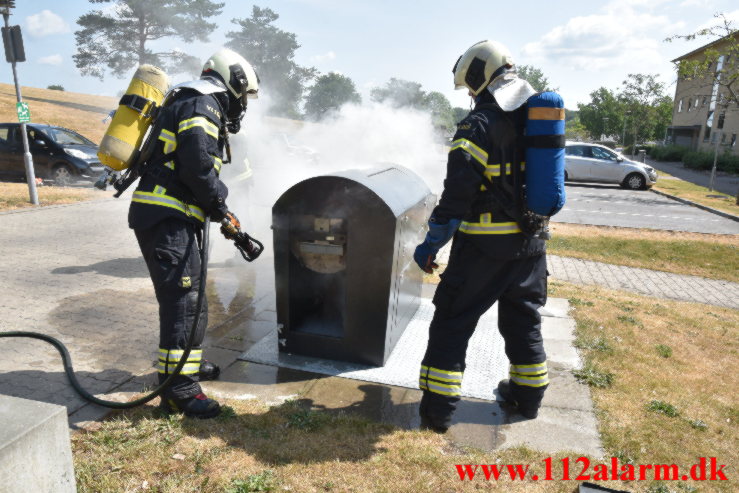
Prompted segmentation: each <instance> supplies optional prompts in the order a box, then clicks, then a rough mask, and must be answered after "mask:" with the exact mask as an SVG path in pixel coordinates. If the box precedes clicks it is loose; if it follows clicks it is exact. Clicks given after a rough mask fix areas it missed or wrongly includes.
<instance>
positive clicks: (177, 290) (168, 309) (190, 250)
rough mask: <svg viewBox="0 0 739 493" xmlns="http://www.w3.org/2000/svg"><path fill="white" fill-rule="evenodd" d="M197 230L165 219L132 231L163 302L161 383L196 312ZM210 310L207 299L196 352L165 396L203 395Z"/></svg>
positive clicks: (181, 350) (183, 344) (182, 345)
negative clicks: (201, 373)
mask: <svg viewBox="0 0 739 493" xmlns="http://www.w3.org/2000/svg"><path fill="white" fill-rule="evenodd" d="M196 228H197V229H196ZM198 230H199V226H196V225H195V224H193V223H191V222H188V221H185V220H182V219H178V218H174V217H169V218H166V219H163V220H162V221H159V222H158V223H156V224H155V225H154V226H153V227H151V228H148V229H136V230H134V231H135V233H136V239H137V240H138V242H139V247H140V248H141V253H142V254H143V256H144V260H145V261H146V266H147V267H148V268H149V275H150V276H151V281H152V283H153V284H154V292H155V293H156V298H157V301H158V302H159V364H158V366H157V369H158V373H159V381H160V383H161V382H162V381H164V379H165V378H166V377H167V375H169V374H170V373H172V371H173V370H174V369H175V367H176V366H177V364H178V363H179V361H180V359H181V357H182V356H183V353H184V349H185V347H186V346H187V341H188V339H189V337H190V328H191V327H192V324H193V321H194V317H195V312H196V310H197V301H198V286H199V284H200V254H199V251H198V238H197V237H198V232H199V231H198ZM207 307H208V303H207V301H206V300H203V308H202V311H201V314H200V321H199V322H198V327H197V329H196V334H195V340H194V345H193V349H192V351H191V352H190V356H189V357H188V359H187V363H186V364H185V366H184V367H183V368H182V372H181V373H180V375H179V376H178V377H177V378H176V379H175V381H174V383H173V385H172V386H171V387H169V388H168V389H167V391H166V393H165V396H166V397H174V398H175V399H187V398H190V397H193V396H195V395H197V394H200V393H201V392H202V390H201V389H200V384H199V383H198V376H197V375H198V371H199V370H200V362H201V360H202V355H203V350H202V349H201V347H200V346H201V344H202V342H203V338H204V337H205V328H206V327H207V325H208V312H207V309H208V308H207Z"/></svg>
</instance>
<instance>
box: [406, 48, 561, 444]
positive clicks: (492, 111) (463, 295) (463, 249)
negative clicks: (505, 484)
mask: <svg viewBox="0 0 739 493" xmlns="http://www.w3.org/2000/svg"><path fill="white" fill-rule="evenodd" d="M453 72H454V83H455V85H456V86H457V88H462V87H464V88H467V89H468V91H469V94H470V96H472V97H473V98H474V99H475V103H476V105H475V108H474V109H473V110H472V111H471V112H470V114H469V115H468V116H467V117H466V118H465V119H464V120H462V121H461V122H460V123H459V124H458V127H457V132H456V134H455V136H454V139H453V142H452V145H451V150H450V151H449V157H448V162H447V175H446V179H445V180H444V190H443V192H442V194H441V198H440V200H439V204H438V206H437V207H436V208H435V209H434V211H433V212H432V215H431V218H430V220H429V232H428V234H427V237H426V239H425V241H424V242H423V243H422V244H421V245H419V246H418V247H417V249H416V251H415V255H414V259H415V260H416V262H417V263H418V265H419V267H421V269H423V270H424V271H426V272H432V271H433V269H435V268H436V267H437V265H436V264H435V259H436V253H437V252H438V251H439V249H440V248H441V247H442V246H443V245H444V244H445V243H447V242H448V241H449V240H450V239H452V238H454V241H453V243H452V249H451V254H450V257H449V264H448V266H447V268H446V270H445V272H444V273H442V274H441V282H440V283H439V286H438V288H437V290H436V293H435V295H434V298H433V303H434V305H435V307H436V310H435V312H434V317H433V320H432V322H431V326H430V329H429V341H428V347H427V349H426V354H425V356H424V358H423V361H422V363H421V369H420V380H419V386H420V388H421V389H422V390H423V397H422V399H421V405H420V409H419V412H420V415H421V424H422V426H423V427H424V428H430V429H433V430H435V431H437V432H444V431H446V430H447V429H448V427H449V426H450V423H451V417H452V414H453V412H454V410H455V408H456V405H457V403H458V401H459V400H460V393H461V385H462V377H463V375H464V370H465V353H466V351H467V343H468V341H469V339H470V337H471V336H472V334H473V332H474V330H475V327H476V325H477V322H478V320H479V318H480V316H482V315H483V314H484V313H485V312H486V311H487V310H488V309H490V307H491V306H492V305H493V304H494V303H495V302H496V301H497V302H498V328H499V330H500V333H501V335H502V336H503V339H504V341H505V352H506V355H507V356H508V359H509V360H510V379H509V380H504V381H502V382H501V383H500V384H499V387H498V390H499V393H500V394H501V395H502V396H503V398H504V399H505V400H507V401H510V402H511V404H513V405H514V406H515V408H516V409H517V411H518V412H520V413H521V414H522V415H523V416H524V417H526V418H535V417H536V416H537V412H538V409H539V406H540V404H541V400H542V398H543V395H544V391H545V389H546V387H547V385H548V383H549V379H548V376H547V364H546V355H545V353H544V347H543V340H542V336H541V318H540V315H539V312H538V309H539V307H541V306H542V305H544V303H545V302H546V288H547V284H546V276H547V269H546V258H545V243H544V240H543V239H540V238H539V237H537V235H536V234H531V232H530V231H529V229H530V228H524V227H523V226H524V225H523V222H524V221H523V220H522V212H521V210H519V209H521V206H520V202H518V201H516V200H515V197H516V194H517V192H518V191H520V188H519V187H521V185H522V182H521V177H522V176H523V174H522V173H518V172H517V167H518V169H519V170H522V169H523V166H525V163H524V162H523V159H524V154H523V149H522V148H520V147H519V145H518V142H520V139H519V137H520V136H521V135H522V133H523V128H524V125H525V122H526V113H525V111H526V106H525V105H524V103H525V102H526V100H527V99H528V97H529V96H531V95H532V94H534V91H533V89H531V86H530V85H529V84H528V83H526V82H525V81H523V80H521V79H518V78H517V77H516V75H515V72H514V71H513V59H512V57H511V55H510V53H509V52H508V50H507V49H506V48H505V47H504V46H503V45H501V44H500V43H496V42H493V41H483V42H481V43H477V44H475V45H473V46H472V47H471V48H470V49H469V50H467V52H465V53H464V55H462V56H461V57H460V58H459V60H458V61H457V63H456V65H455V66H454V69H453ZM500 88H503V89H504V91H503V93H502V94H501V93H498V92H497V90H498V89H500Z"/></svg>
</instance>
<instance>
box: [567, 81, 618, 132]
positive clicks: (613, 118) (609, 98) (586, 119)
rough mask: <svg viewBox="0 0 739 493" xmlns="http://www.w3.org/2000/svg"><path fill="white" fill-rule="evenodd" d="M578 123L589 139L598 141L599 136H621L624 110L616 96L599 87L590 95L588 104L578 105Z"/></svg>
mask: <svg viewBox="0 0 739 493" xmlns="http://www.w3.org/2000/svg"><path fill="white" fill-rule="evenodd" d="M577 108H578V110H579V112H578V114H579V123H580V124H581V125H582V127H583V128H584V129H585V131H586V132H587V133H588V135H589V136H590V138H593V139H600V136H601V135H618V136H621V134H622V132H621V129H622V126H623V118H624V108H623V104H622V102H621V101H619V99H618V97H617V96H616V94H614V93H613V91H611V90H610V89H606V88H605V87H601V88H599V89H596V90H595V91H593V92H591V93H590V102H589V103H587V104H578V105H577Z"/></svg>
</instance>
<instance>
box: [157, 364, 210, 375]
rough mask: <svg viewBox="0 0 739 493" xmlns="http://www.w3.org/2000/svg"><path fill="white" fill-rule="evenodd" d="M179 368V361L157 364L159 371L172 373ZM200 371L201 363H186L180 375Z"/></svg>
mask: <svg viewBox="0 0 739 493" xmlns="http://www.w3.org/2000/svg"><path fill="white" fill-rule="evenodd" d="M175 368H177V363H172V362H170V363H169V365H165V364H163V363H161V362H160V363H159V364H158V365H157V371H158V372H159V373H171V372H173V371H174V370H175ZM199 371H200V363H186V364H185V365H184V366H183V367H182V370H181V371H180V375H194V374H196V373H198V372H199Z"/></svg>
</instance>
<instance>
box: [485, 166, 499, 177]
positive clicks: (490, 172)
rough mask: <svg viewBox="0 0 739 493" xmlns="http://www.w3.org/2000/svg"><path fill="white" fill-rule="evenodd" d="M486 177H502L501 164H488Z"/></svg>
mask: <svg viewBox="0 0 739 493" xmlns="http://www.w3.org/2000/svg"><path fill="white" fill-rule="evenodd" d="M485 176H486V177H487V178H488V179H490V178H492V177H493V176H500V165H499V164H486V165H485Z"/></svg>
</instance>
